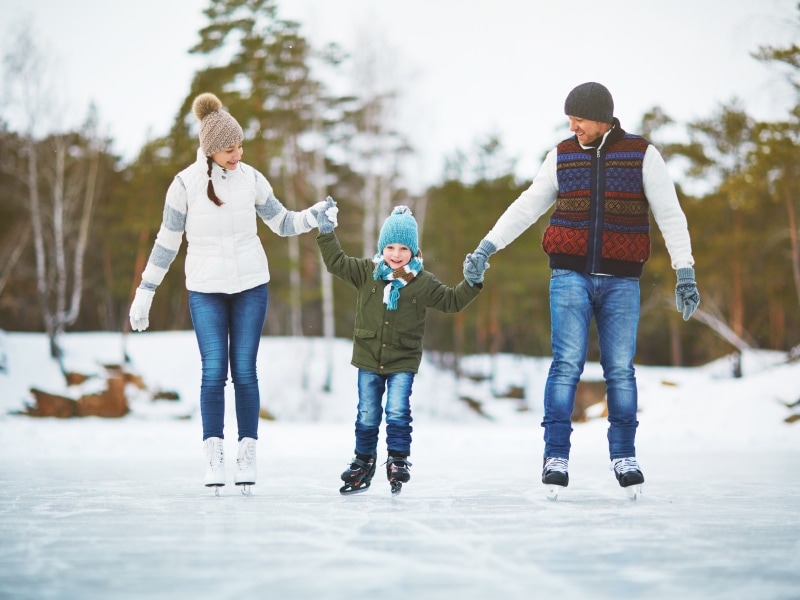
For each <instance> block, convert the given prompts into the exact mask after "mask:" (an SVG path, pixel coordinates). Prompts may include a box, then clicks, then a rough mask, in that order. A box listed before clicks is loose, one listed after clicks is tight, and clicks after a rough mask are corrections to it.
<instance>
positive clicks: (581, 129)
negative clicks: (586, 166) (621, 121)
mask: <svg viewBox="0 0 800 600" xmlns="http://www.w3.org/2000/svg"><path fill="white" fill-rule="evenodd" d="M609 129H611V123H603V122H601V121H590V120H589V119H581V118H579V117H573V116H570V117H569V130H570V131H571V132H572V133H574V134H575V135H576V136H577V138H578V141H579V142H580V143H581V144H582V145H584V146H588V145H590V144H591V143H592V142H593V141H595V140H596V139H598V138H601V137H603V134H604V133H605V132H606V131H608V130H609Z"/></svg>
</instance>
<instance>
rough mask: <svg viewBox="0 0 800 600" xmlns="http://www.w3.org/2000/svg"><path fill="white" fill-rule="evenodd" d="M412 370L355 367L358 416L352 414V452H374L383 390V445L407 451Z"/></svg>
mask: <svg viewBox="0 0 800 600" xmlns="http://www.w3.org/2000/svg"><path fill="white" fill-rule="evenodd" d="M413 384H414V373H390V374H389V375H381V374H380V373H373V372H372V371H367V370H365V369H359V370H358V417H357V418H356V454H367V455H373V454H377V449H378V431H379V430H380V427H381V419H382V417H383V407H382V405H381V400H382V398H383V392H384V390H385V391H386V447H387V449H388V450H390V451H391V450H393V451H395V452H402V453H404V454H406V455H409V454H410V453H411V404H410V403H409V399H410V398H411V386H412V385H413Z"/></svg>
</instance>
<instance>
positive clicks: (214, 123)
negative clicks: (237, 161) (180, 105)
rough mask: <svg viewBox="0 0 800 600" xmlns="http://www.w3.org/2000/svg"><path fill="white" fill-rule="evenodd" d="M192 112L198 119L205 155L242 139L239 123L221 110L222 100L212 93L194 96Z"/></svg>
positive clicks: (201, 144)
mask: <svg viewBox="0 0 800 600" xmlns="http://www.w3.org/2000/svg"><path fill="white" fill-rule="evenodd" d="M192 112H193V113H194V116H195V117H197V119H198V120H199V121H200V146H201V147H202V148H203V153H204V154H205V155H206V156H211V155H212V154H216V153H217V152H219V151H220V150H224V149H225V148H230V147H231V146H237V145H238V144H239V143H240V142H241V141H242V140H244V131H242V127H241V125H239V123H238V122H237V121H236V119H234V118H233V117H232V116H231V115H230V113H227V112H225V111H224V110H222V102H221V101H220V99H219V98H217V97H216V96H215V95H214V94H211V93H209V92H206V93H204V94H200V95H199V96H198V97H197V98H195V99H194V102H192Z"/></svg>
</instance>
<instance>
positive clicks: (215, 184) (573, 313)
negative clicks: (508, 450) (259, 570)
mask: <svg viewBox="0 0 800 600" xmlns="http://www.w3.org/2000/svg"><path fill="white" fill-rule="evenodd" d="M193 112H194V114H195V116H196V117H197V119H198V120H199V121H200V133H199V138H200V148H199V149H198V152H197V159H196V161H195V162H194V163H193V164H192V165H190V166H188V167H187V168H185V169H184V170H182V171H181V172H180V173H178V174H177V175H176V177H175V178H174V180H173V182H172V184H171V185H170V187H169V189H168V191H167V195H166V203H165V206H164V213H163V219H162V223H161V227H160V229H159V232H158V235H157V236H156V240H155V244H154V246H153V249H152V251H151V254H150V258H149V260H148V263H147V266H146V267H145V269H144V272H143V273H142V277H141V283H140V284H139V287H138V289H137V291H136V296H135V298H134V300H133V303H132V305H131V309H130V322H131V327H132V329H134V330H136V331H143V330H144V329H146V328H147V327H148V325H149V311H150V306H151V303H152V300H153V296H154V293H155V290H156V288H157V286H158V285H159V284H160V283H161V281H162V280H163V278H164V276H165V274H166V273H167V270H168V269H169V266H170V264H171V263H172V261H173V260H174V258H175V256H176V255H177V253H178V251H179V249H180V246H181V242H182V239H183V236H184V235H185V236H186V240H187V250H186V268H185V271H186V273H185V275H186V287H187V290H188V292H189V310H190V314H191V318H192V323H193V326H194V330H195V334H196V337H197V343H198V347H199V350H200V356H201V366H202V377H201V384H200V408H201V417H202V429H203V443H204V447H205V455H206V475H205V484H206V485H207V486H215V487H216V488H217V490H218V489H219V486H223V485H225V482H226V477H225V456H224V444H223V440H224V431H223V429H224V414H225V398H224V388H225V384H226V382H227V378H228V373H229V371H230V375H231V380H232V382H233V387H234V396H235V408H236V419H237V428H238V444H239V445H238V453H237V457H236V470H235V473H234V483H235V484H237V485H241V486H244V487H243V491H249V487H250V486H251V485H253V484H255V482H256V475H257V469H256V440H257V439H258V414H259V406H260V397H259V387H258V377H257V373H256V358H257V352H258V347H259V342H260V338H261V332H262V328H263V325H264V321H265V319H266V314H267V299H268V282H269V279H270V276H269V267H268V263H267V257H266V254H265V252H264V249H263V246H262V244H261V243H260V240H259V238H258V236H257V233H256V225H257V217H260V218H261V219H262V220H263V221H264V222H265V223H266V224H267V226H268V227H269V228H270V229H272V231H274V232H275V233H277V234H278V235H281V236H289V235H299V234H301V233H305V232H308V231H311V230H312V229H317V230H318V235H317V238H316V239H317V244H318V246H319V250H320V253H321V256H322V258H323V261H324V263H325V265H326V268H327V269H328V271H329V272H330V273H332V274H333V275H334V276H336V277H338V278H340V279H342V280H344V281H346V282H347V283H349V284H350V285H351V286H352V287H353V288H354V289H355V290H356V297H357V301H356V314H355V323H354V328H353V352H352V361H351V362H352V365H353V366H354V367H356V368H357V370H358V373H357V376H358V379H357V381H358V385H357V388H358V389H357V398H358V402H357V411H356V421H355V447H354V457H353V458H352V460H351V462H350V464H349V466H348V467H347V468H346V469H345V470H344V472H343V473H342V474H341V479H342V482H343V485H342V486H341V488H340V492H341V493H342V494H351V493H356V492H361V491H364V490H366V489H367V488H369V487H370V484H371V481H372V478H373V476H374V475H375V472H376V469H377V465H378V452H377V450H378V438H379V433H380V427H381V425H382V424H383V422H384V421H385V443H386V450H387V454H386V462H385V463H383V464H384V465H385V467H386V477H387V480H388V481H389V484H390V488H391V490H392V492H393V493H398V492H399V491H400V490H401V488H402V484H403V483H405V482H407V481H409V479H410V470H409V468H410V466H411V463H410V462H409V457H410V455H411V433H412V426H411V421H412V418H411V405H410V397H411V393H412V387H413V383H414V377H415V375H416V374H417V372H418V369H419V366H420V362H421V358H422V347H423V345H422V340H423V337H424V333H425V323H426V314H427V311H428V309H429V308H433V309H436V310H439V311H442V312H447V313H455V312H458V311H461V310H463V309H464V308H465V307H466V306H467V305H469V303H470V302H472V301H473V300H474V299H475V298H476V297H477V296H478V294H479V293H480V291H481V289H482V288H483V281H484V276H485V272H486V270H487V269H488V268H489V257H490V256H491V255H492V254H494V253H496V252H498V251H499V250H501V249H503V248H505V247H506V246H508V245H509V244H510V243H511V242H512V241H514V239H516V238H517V237H518V236H519V235H520V234H521V233H523V232H524V231H525V230H527V229H528V228H529V227H530V226H531V225H533V224H534V223H535V222H536V221H537V220H538V219H539V218H540V217H541V216H542V215H544V214H545V213H546V212H548V211H550V209H551V208H553V207H554V209H553V210H552V213H551V215H550V221H549V225H548V227H547V229H546V231H545V233H544V236H543V239H542V247H543V249H544V251H545V253H546V254H547V257H548V261H549V265H550V268H551V278H550V316H551V345H552V355H553V359H552V363H551V366H550V370H549V373H548V376H547V382H546V385H545V390H544V416H543V419H542V427H543V428H544V453H543V466H542V483H543V484H544V485H545V486H547V490H548V491H547V493H548V497H550V498H551V499H555V498H556V497H557V495H558V492H559V491H560V490H561V489H563V488H564V487H566V486H567V485H568V483H569V454H570V437H571V434H572V426H571V414H572V410H573V406H574V403H575V393H576V390H577V385H578V381H579V379H580V376H581V373H582V372H583V368H584V365H585V361H586V356H587V351H588V343H589V328H590V324H591V320H592V319H594V321H595V324H596V327H597V332H598V339H599V345H600V363H601V366H602V370H603V376H604V379H605V383H606V392H607V402H608V421H609V427H608V448H609V458H610V469H611V470H612V471H613V472H614V475H615V476H616V479H617V481H618V482H619V485H620V486H622V487H623V488H625V489H626V490H627V491H628V492H629V494H630V495H631V497H632V498H636V497H637V496H638V494H639V493H640V492H641V486H642V483H643V482H644V475H643V473H642V469H641V467H640V465H639V463H638V461H637V459H636V448H635V437H636V429H637V426H638V424H639V423H638V420H637V403H638V398H637V387H636V378H635V374H634V365H633V359H634V355H635V352H636V333H637V328H638V321H639V312H640V310H639V302H640V299H639V298H640V296H639V278H640V277H641V275H642V271H643V267H644V264H645V262H646V261H647V259H648V257H649V254H650V214H651V213H652V215H653V217H654V219H655V221H656V223H657V225H658V227H659V229H660V231H661V233H662V235H663V237H664V240H665V242H666V247H667V251H668V253H669V255H670V259H671V263H672V267H673V269H674V270H675V271H676V276H677V284H676V287H675V299H676V305H677V309H678V311H680V312H681V313H682V315H683V318H684V320H688V319H689V318H690V317H691V315H692V313H693V312H694V310H695V309H696V308H697V305H698V304H699V302H700V296H699V293H698V291H697V284H696V283H695V276H694V259H693V257H692V250H691V241H690V238H689V231H688V226H687V222H686V217H685V215H684V213H683V211H682V209H681V207H680V204H679V201H678V197H677V194H676V191H675V186H674V184H673V182H672V180H671V178H670V176H669V174H668V172H667V168H666V165H665V163H664V160H663V158H662V157H661V155H660V153H659V152H658V150H657V149H656V148H655V147H654V146H653V145H652V144H650V143H649V142H648V141H647V140H646V139H645V138H643V137H641V136H638V135H634V134H631V133H628V132H626V131H625V130H623V129H622V126H621V124H620V122H619V120H618V119H617V118H616V117H615V116H614V103H613V99H612V96H611V94H610V93H609V91H608V90H607V89H606V88H605V87H604V86H603V85H601V84H599V83H595V82H588V83H584V84H581V85H578V86H577V87H575V88H574V89H573V90H572V91H570V93H569V94H568V96H567V98H566V101H565V104H564V113H565V115H566V116H567V118H568V119H569V124H570V131H571V132H572V134H573V135H572V136H570V137H569V138H567V139H565V140H563V141H562V142H560V143H559V144H558V145H557V146H556V147H555V148H554V149H553V150H551V151H550V152H549V153H548V154H547V156H546V158H545V160H544V163H543V164H542V166H541V167H540V169H539V172H538V173H537V174H536V176H535V178H534V179H533V182H532V183H531V185H530V187H529V188H528V189H526V190H525V191H524V192H523V193H522V194H520V196H519V197H518V198H517V199H516V200H514V201H513V202H512V203H511V204H510V205H509V206H508V208H507V209H506V210H505V212H504V213H503V214H502V215H501V216H500V218H499V219H498V221H497V222H496V223H495V225H494V226H493V227H492V228H491V229H490V230H489V232H488V233H487V234H486V235H485V236H484V237H483V239H482V240H481V241H480V243H479V244H478V245H477V247H476V248H475V250H474V251H473V252H471V253H469V254H467V255H466V258H465V260H464V264H463V274H464V279H463V280H462V281H461V282H460V283H458V284H457V285H455V286H448V285H445V284H443V283H441V282H440V281H439V280H438V279H437V278H436V277H435V276H434V275H433V274H432V273H431V272H429V271H427V270H425V268H424V264H423V258H422V253H421V251H420V243H419V235H418V228H417V222H416V220H415V218H414V216H413V214H412V212H411V211H410V210H409V209H408V207H405V206H399V207H396V208H395V209H394V210H393V211H392V213H391V214H390V215H388V216H387V217H386V220H385V221H384V223H383V226H382V228H381V230H380V234H379V237H378V243H377V253H376V254H375V255H374V256H372V257H366V258H364V257H350V256H347V255H346V254H345V253H344V251H343V250H342V248H341V246H340V244H339V241H338V239H337V237H336V234H335V232H334V229H335V227H336V226H337V221H338V206H337V205H336V203H335V202H334V201H333V200H332V199H331V198H328V199H326V200H324V201H320V202H318V203H316V204H314V205H313V206H311V207H309V208H307V209H305V210H302V211H290V210H287V209H286V208H285V207H284V206H283V204H282V203H281V202H280V201H279V200H278V199H277V198H276V197H275V195H274V193H273V190H272V187H271V186H270V184H269V182H268V181H267V179H266V178H265V177H264V176H263V175H262V174H261V173H260V172H259V171H257V170H256V169H254V168H253V167H251V166H249V165H247V164H245V163H243V162H241V158H242V152H243V147H242V144H243V141H244V133H243V130H242V128H241V126H240V125H239V123H238V122H237V121H236V119H235V118H234V117H233V116H232V115H230V114H229V113H228V112H226V111H225V110H223V108H222V103H221V102H220V100H219V99H218V98H217V97H216V96H214V95H213V94H210V93H204V94H201V95H200V96H198V97H197V98H196V99H195V101H194V103H193Z"/></svg>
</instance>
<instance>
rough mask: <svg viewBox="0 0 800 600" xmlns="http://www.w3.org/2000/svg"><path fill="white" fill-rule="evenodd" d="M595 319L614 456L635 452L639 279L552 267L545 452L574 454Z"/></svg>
mask: <svg viewBox="0 0 800 600" xmlns="http://www.w3.org/2000/svg"><path fill="white" fill-rule="evenodd" d="M592 317H594V320H595V324H596V325H597V334H598V339H599V342H600V365H601V366H602V368H603V378H604V379H605V382H606V399H607V401H608V422H609V427H608V449H609V453H610V457H611V458H612V459H614V458H623V457H625V456H636V449H635V446H634V440H635V438H636V427H637V426H638V425H639V422H638V421H637V420H636V410H637V404H638V396H637V390H636V377H635V374H634V368H633V356H634V354H636V330H637V328H638V326H639V280H638V279H636V278H629V277H610V276H606V275H585V274H583V273H579V272H577V271H569V270H566V269H553V272H552V276H551V278H550V318H551V344H552V350H553V362H552V364H551V365H550V371H549V373H548V375H547V384H546V386H545V391H544V419H543V420H542V427H544V455H545V456H546V457H547V456H555V457H560V458H569V450H570V441H569V439H570V434H571V433H572V424H571V421H570V416H571V415H572V410H573V408H574V406H575V392H576V390H577V387H578V380H579V379H580V376H581V373H583V367H584V365H585V364H586V352H587V350H588V347H589V325H590V322H591V320H592Z"/></svg>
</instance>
